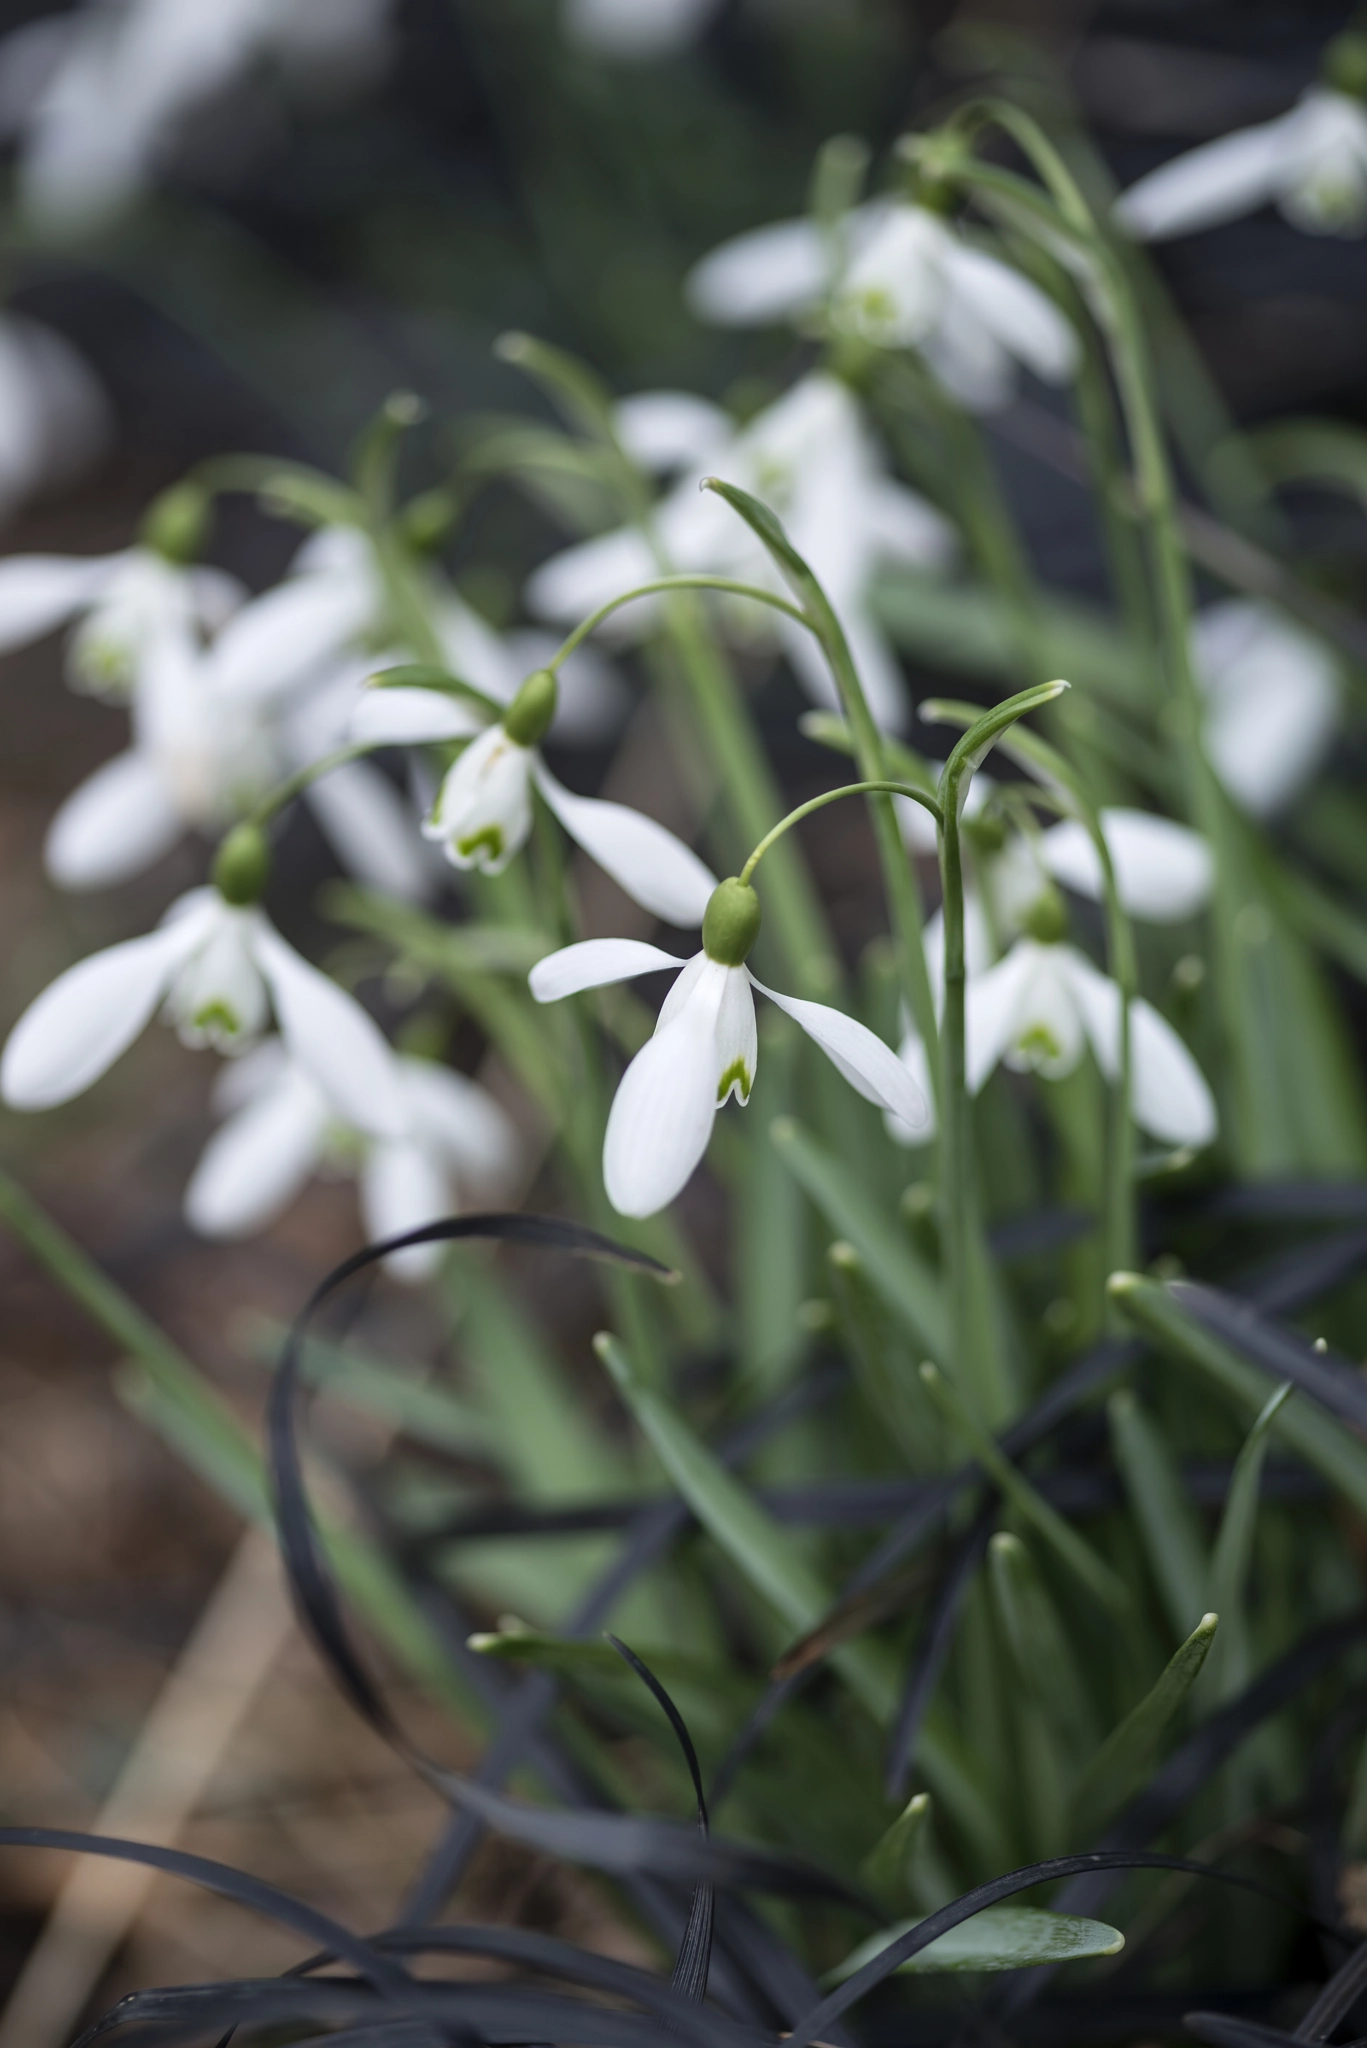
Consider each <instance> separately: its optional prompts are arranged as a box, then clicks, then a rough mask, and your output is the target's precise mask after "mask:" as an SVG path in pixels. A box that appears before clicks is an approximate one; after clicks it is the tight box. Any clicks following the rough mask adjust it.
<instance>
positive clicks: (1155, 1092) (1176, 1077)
mask: <svg viewBox="0 0 1367 2048" xmlns="http://www.w3.org/2000/svg"><path fill="white" fill-rule="evenodd" d="M1130 1103H1131V1109H1132V1113H1133V1116H1134V1120H1135V1122H1136V1123H1137V1124H1138V1125H1139V1127H1140V1129H1141V1130H1144V1131H1147V1132H1148V1133H1149V1135H1150V1137H1153V1138H1158V1139H1159V1140H1160V1141H1162V1142H1163V1143H1165V1144H1169V1145H1190V1146H1192V1147H1198V1146H1202V1145H1209V1144H1210V1142H1211V1140H1212V1139H1213V1138H1214V1136H1215V1133H1216V1130H1217V1129H1218V1127H1219V1119H1218V1117H1217V1115H1216V1110H1215V1098H1214V1096H1213V1095H1212V1094H1211V1092H1210V1088H1209V1086H1208V1085H1207V1082H1206V1077H1205V1075H1204V1074H1203V1073H1202V1072H1201V1069H1200V1068H1199V1067H1198V1066H1197V1064H1196V1062H1195V1060H1194V1059H1193V1058H1192V1056H1191V1054H1190V1053H1189V1052H1188V1050H1187V1048H1186V1046H1185V1045H1184V1044H1183V1042H1182V1040H1181V1039H1180V1038H1179V1037H1178V1035H1177V1033H1176V1032H1175V1031H1174V1030H1173V1028H1172V1026H1171V1024H1169V1023H1168V1022H1167V1020H1166V1018H1164V1017H1160V1016H1159V1014H1158V1012H1157V1010H1155V1009H1154V1008H1153V1007H1152V1006H1151V1005H1150V1004H1149V1003H1146V1002H1145V1001H1143V999H1142V998H1141V999H1140V1000H1139V1001H1138V1002H1136V1003H1134V1004H1133V1005H1132V1006H1131V1009H1130Z"/></svg>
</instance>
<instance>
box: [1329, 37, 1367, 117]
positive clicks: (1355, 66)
mask: <svg viewBox="0 0 1367 2048" xmlns="http://www.w3.org/2000/svg"><path fill="white" fill-rule="evenodd" d="M1324 82H1325V84H1326V85H1331V86H1332V87H1333V88H1334V91H1335V92H1343V93H1347V94H1348V95H1349V97H1350V98H1352V99H1355V100H1367V34H1364V33H1363V31H1362V30H1361V29H1351V28H1350V29H1346V30H1345V31H1344V33H1343V34H1342V35H1341V36H1335V37H1334V40H1333V42H1332V43H1330V45H1329V47H1328V49H1327V50H1326V51H1325V53H1324Z"/></svg>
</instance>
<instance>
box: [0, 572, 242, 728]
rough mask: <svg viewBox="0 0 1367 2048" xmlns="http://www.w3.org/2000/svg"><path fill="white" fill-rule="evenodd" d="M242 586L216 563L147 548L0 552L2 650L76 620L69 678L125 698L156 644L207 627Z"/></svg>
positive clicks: (236, 599) (231, 605) (92, 690)
mask: <svg viewBox="0 0 1367 2048" xmlns="http://www.w3.org/2000/svg"><path fill="white" fill-rule="evenodd" d="M243 595H244V592H243V590H242V586H241V584H240V583H239V582H238V581H237V578H236V577H235V576H227V575H225V574H224V573H223V571H222V570H220V569H206V568H200V567H189V568H187V567H183V566H182V565H181V564H179V563H176V562H171V561H168V560H167V559H166V557H165V556H164V555H160V554H157V553H156V552H155V551H154V550H153V549H151V548H143V547H134V548H124V549H122V550H121V551H120V552H119V553H118V554H114V555H89V556H80V555H9V556H7V557H6V558H5V559H3V560H0V654H8V653H10V652H11V651H12V650H13V649H14V648H16V647H26V646H28V644H29V643H30V641H33V640H41V639H43V638H44V637H45V636H46V635H47V634H49V633H52V632H55V631H56V630H57V628H58V627H59V626H66V625H70V624H71V623H72V621H73V620H74V621H76V622H77V624H76V631H75V632H74V633H73V635H72V637H71V641H70V644H69V646H68V650H67V680H68V681H69V682H70V683H71V685H72V687H73V688H74V689H78V690H84V691H86V692H88V693H89V694H90V695H92V696H97V697H111V698H115V699H118V698H124V697H127V696H128V695H129V694H130V692H131V691H132V689H133V686H134V684H135V682H136V680H137V677H138V674H139V671H140V669H141V666H142V664H143V662H144V660H145V659H146V657H147V655H148V653H149V652H150V650H151V649H153V648H156V647H160V645H161V644H162V643H163V641H164V640H165V639H167V638H174V637H176V636H177V635H180V636H184V635H186V634H194V633H196V632H201V631H207V632H211V631H213V630H214V628H216V627H217V626H220V625H221V624H222V623H223V621H224V620H225V619H226V618H228V617H229V615H230V614H231V613H232V612H233V611H234V610H235V609H236V607H237V606H238V604H239V603H240V602H241V600H242V597H243Z"/></svg>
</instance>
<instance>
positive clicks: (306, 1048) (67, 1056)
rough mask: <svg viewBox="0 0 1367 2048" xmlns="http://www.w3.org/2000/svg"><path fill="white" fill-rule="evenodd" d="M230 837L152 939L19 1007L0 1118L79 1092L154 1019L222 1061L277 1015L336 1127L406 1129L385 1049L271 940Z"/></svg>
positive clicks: (131, 944) (91, 962) (109, 951)
mask: <svg viewBox="0 0 1367 2048" xmlns="http://www.w3.org/2000/svg"><path fill="white" fill-rule="evenodd" d="M250 829H251V828H245V827H240V828H238V830H239V832H241V833H243V834H244V835H245V834H249V833H250ZM235 838H236V835H230V837H229V840H228V841H227V842H226V843H225V852H226V853H228V854H231V855H232V858H228V859H225V856H224V855H223V854H221V855H220V859H219V863H218V869H217V872H218V874H219V876H220V880H221V882H222V887H205V888H201V889H192V890H191V891H190V893H189V894H188V895H186V896H182V897H181V898H180V899H179V900H178V901H177V902H175V903H173V904H172V905H171V908H170V909H169V910H168V911H167V913H166V916H165V918H164V919H163V920H162V922H161V924H160V925H159V927H158V928H157V930H156V931H154V932H149V933H148V934H147V935H146V937H144V938H139V939H125V940H124V941H123V942H122V943H121V944H119V945H116V946H109V947H106V949H105V950H104V951H103V952H100V953H92V954H91V955H90V957H89V958H88V959H86V960H82V961H79V962H78V963H77V965H76V966H74V967H69V968H68V969H67V970H66V972H65V973H64V974H60V975H58V977H57V979H56V981H54V982H53V983H52V984H51V986H50V987H48V988H46V989H45V990H44V991H43V993H42V995H40V996H39V997H38V998H37V1000H36V1001H35V1002H33V1003H31V1004H30V1006H29V1008H28V1009H27V1010H26V1011H25V1012H24V1014H23V1016H22V1017H21V1018H20V1019H19V1022H18V1023H17V1024H16V1025H15V1027H14V1029H13V1031H12V1032H11V1033H10V1036H9V1039H8V1042H7V1043H6V1046H5V1050H4V1054H3V1057H0V1095H3V1097H4V1099H5V1101H6V1102H8V1103H9V1104H10V1106H11V1108H13V1109H51V1108H53V1107H54V1106H55V1105H56V1104H57V1103H61V1102H69V1101H71V1099H72V1098H73V1097H74V1096H77V1095H80V1094H83V1093H84V1091H85V1090H86V1089H87V1088H89V1087H90V1086H91V1085H92V1084H93V1083H94V1082H96V1081H98V1080H99V1078H100V1076H101V1075H102V1074H103V1073H105V1071H106V1070H107V1069H108V1068H109V1067H111V1066H112V1065H113V1064H114V1061H115V1060H116V1059H117V1058H118V1057H119V1055H120V1054H121V1053H122V1052H124V1051H126V1050H127V1048H128V1047H129V1046H130V1045H131V1044H132V1043H133V1040H134V1039H135V1038H137V1037H138V1036H139V1035H140V1034H141V1032H142V1031H143V1029H144V1027H145V1026H146V1025H147V1024H148V1023H149V1022H150V1021H151V1019H152V1016H153V1014H154V1012H155V1011H156V1010H157V1009H158V1007H162V1008H163V1014H164V1016H165V1018H166V1021H167V1022H168V1023H171V1024H174V1025H175V1027H176V1029H177V1031H178V1033H179V1035H180V1038H181V1040H182V1042H183V1043H184V1044H186V1045H191V1046H205V1045H211V1046H213V1047H215V1048H216V1050H218V1051H220V1052H227V1053H235V1052H239V1051H242V1050H243V1049H244V1048H246V1047H247V1046H249V1045H250V1044H251V1043H252V1042H253V1041H254V1040H255V1039H256V1038H258V1037H259V1036H260V1034H261V1032H262V1031H263V1030H264V1028H265V1025H266V1020H267V1018H268V1017H269V1015H270V1014H271V1012H272V1011H274V1014H275V1017H276V1021H277V1022H278V1024H279V1026H280V1030H281V1033H282V1035H283V1037H284V1040H285V1043H286V1045H287V1046H288V1047H289V1050H290V1053H291V1056H292V1057H293V1058H294V1059H295V1060H296V1061H297V1062H298V1063H299V1065H300V1066H302V1067H304V1068H305V1069H306V1070H307V1071H308V1073H309V1074H311V1075H312V1077H313V1079H314V1081H315V1082H316V1083H317V1085H318V1086H319V1088H321V1089H322V1091H323V1093H324V1095H325V1096H326V1097H327V1099H328V1101H329V1102H330V1103H331V1105H332V1107H333V1109H334V1110H335V1112H336V1114H337V1115H338V1116H339V1117H341V1118H342V1120H343V1121H344V1122H347V1123H351V1124H355V1125H356V1126H357V1127H358V1128H359V1129H361V1130H366V1131H371V1132H374V1133H376V1134H377V1135H380V1136H390V1135H394V1134H397V1133H398V1132H400V1131H401V1130H402V1129H403V1128H404V1124H405V1118H404V1110H403V1105H402V1102H401V1100H400V1097H399V1092H398V1084H397V1082H396V1080H395V1076H394V1061H393V1055H392V1054H391V1052H390V1050H389V1047H388V1046H387V1045H386V1043H385V1041H384V1038H383V1037H382V1035H381V1034H380V1032H379V1030H378V1029H377V1027H376V1026H375V1025H374V1024H373V1023H372V1021H371V1019H370V1018H369V1017H368V1016H367V1015H366V1013H365V1011H364V1010H363V1009H362V1008H361V1006H360V1004H359V1003H357V1002H356V1001H355V1000H354V999H353V998H352V997H351V996H349V995H346V994H345V993H344V992H343V991H342V990H341V989H340V988H338V987H337V985H336V983H335V982H333V981H330V980H329V979H328V977H327V976H326V975H325V974H321V973H320V972H319V971H318V969H317V968H316V967H311V966H310V965H309V963H308V962H307V961H306V960H304V959H302V958H301V957H300V955H299V954H298V953H296V952H295V950H294V948H293V947H292V946H288V945H286V943H285V941H284V940H283V939H282V938H281V937H280V935H279V933H278V932H277V931H276V930H275V928H274V926H273V925H272V924H271V923H270V921H269V920H268V918H267V917H266V915H265V913H264V912H263V911H262V910H261V909H260V908H259V907H258V905H257V901H256V896H257V894H258V893H259V888H260V883H261V880H262V879H263V878H264V859H265V854H264V842H261V843H260V846H259V848H258V847H256V846H254V845H252V844H251V843H250V842H249V840H248V839H247V838H245V837H244V838H242V839H238V840H237V845H236V848H234V843H233V842H234V839H235ZM257 838H258V840H259V835H257ZM225 891H226V892H228V893H225Z"/></svg>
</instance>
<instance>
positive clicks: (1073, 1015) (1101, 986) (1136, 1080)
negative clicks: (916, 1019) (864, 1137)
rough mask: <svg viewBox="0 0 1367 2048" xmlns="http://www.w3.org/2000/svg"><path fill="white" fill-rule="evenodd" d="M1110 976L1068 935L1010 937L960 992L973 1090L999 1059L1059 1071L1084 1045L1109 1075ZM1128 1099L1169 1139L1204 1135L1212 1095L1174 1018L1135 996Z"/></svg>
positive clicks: (1209, 1127) (1117, 1002) (1145, 1123)
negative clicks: (1001, 953) (1061, 938)
mask: <svg viewBox="0 0 1367 2048" xmlns="http://www.w3.org/2000/svg"><path fill="white" fill-rule="evenodd" d="M1120 1022H1121V996H1120V990H1119V989H1118V988H1117V986H1116V984H1115V983H1114V982H1113V981H1112V980H1111V979H1110V978H1109V977H1108V976H1107V975H1104V974H1102V973H1100V972H1099V971H1098V970H1097V969H1096V968H1095V967H1094V966H1093V965H1092V963H1091V961H1090V960H1088V959H1087V957H1086V955H1085V954H1083V953H1081V952H1079V951H1078V949H1077V947H1076V946H1070V945H1068V944H1066V943H1058V944H1045V943H1042V942H1041V941H1039V940H1037V939H1032V938H1022V939H1017V941H1016V943H1015V945H1014V946H1013V947H1012V948H1011V950H1010V952H1009V953H1007V954H1006V955H1005V957H1004V958H1003V959H1001V960H999V961H998V962H997V964H996V965H995V966H994V967H989V968H988V969H987V971H986V973H983V974H978V975H975V976H973V977H972V978H971V979H970V980H969V982H968V986H967V993H966V1032H965V1040H966V1042H965V1073H966V1079H967V1084H968V1088H969V1092H970V1093H971V1094H974V1095H976V1094H977V1092H978V1090H979V1089H980V1088H981V1087H982V1085H983V1083H984V1082H985V1081H986V1080H987V1077H988V1075H989V1074H990V1073H991V1072H992V1070H993V1068H994V1067H996V1066H997V1065H998V1063H999V1062H1001V1061H1005V1063H1006V1065H1007V1066H1009V1067H1013V1068H1015V1069H1016V1071H1017V1072H1020V1073H1026V1072H1030V1073H1038V1074H1043V1075H1044V1076H1045V1077H1046V1078H1047V1079H1050V1080H1058V1079H1061V1078H1062V1077H1063V1076H1064V1075H1066V1074H1070V1073H1072V1071H1073V1069H1074V1068H1075V1067H1076V1066H1077V1064H1078V1062H1079V1061H1080V1060H1081V1058H1082V1055H1083V1051H1084V1049H1085V1047H1086V1046H1088V1045H1090V1046H1091V1048H1092V1052H1093V1054H1094V1056H1095V1058H1096V1062H1097V1065H1098V1066H1099V1067H1100V1069H1101V1071H1102V1073H1103V1074H1104V1075H1105V1077H1106V1079H1107V1080H1108V1081H1112V1082H1113V1081H1115V1080H1116V1079H1118V1077H1119V1072H1120ZM1130 1107H1131V1114H1132V1115H1133V1117H1134V1120H1135V1122H1136V1123H1137V1124H1138V1125H1139V1127H1140V1129H1141V1130H1144V1131H1147V1132H1148V1133H1149V1135H1150V1136H1151V1137H1154V1138H1157V1139H1158V1140H1160V1141H1161V1142H1162V1143H1165V1144H1170V1145H1186V1146H1192V1147H1197V1146H1202V1145H1208V1144H1209V1143H1210V1142H1211V1140H1212V1139H1213V1137H1214V1136H1215V1132H1216V1128H1217V1119H1216V1113H1215V1102H1214V1098H1213V1096H1212V1095H1211V1092H1210V1089H1209V1087H1208V1086H1207V1084H1206V1080H1205V1077H1204V1075H1203V1074H1202V1073H1201V1070H1200V1068H1199V1067H1198V1066H1197V1064H1196V1062H1195V1060H1194V1059H1193V1058H1192V1056H1191V1054H1190V1053H1189V1052H1188V1050H1187V1048H1186V1046H1185V1045H1184V1044H1183V1043H1182V1040H1181V1039H1180V1038H1179V1037H1178V1035H1177V1033H1176V1032H1175V1031H1174V1030H1173V1028H1172V1026H1171V1025H1170V1024H1169V1023H1167V1022H1166V1020H1165V1019H1164V1018H1163V1017H1161V1016H1160V1015H1159V1014H1158V1012H1157V1010H1155V1009H1154V1008H1153V1007H1152V1005H1151V1004H1149V1003H1147V1002H1145V1001H1144V1000H1143V999H1142V997H1141V998H1137V999H1136V1000H1135V1001H1134V1002H1133V1003H1132V1004H1131V1005H1130Z"/></svg>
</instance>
